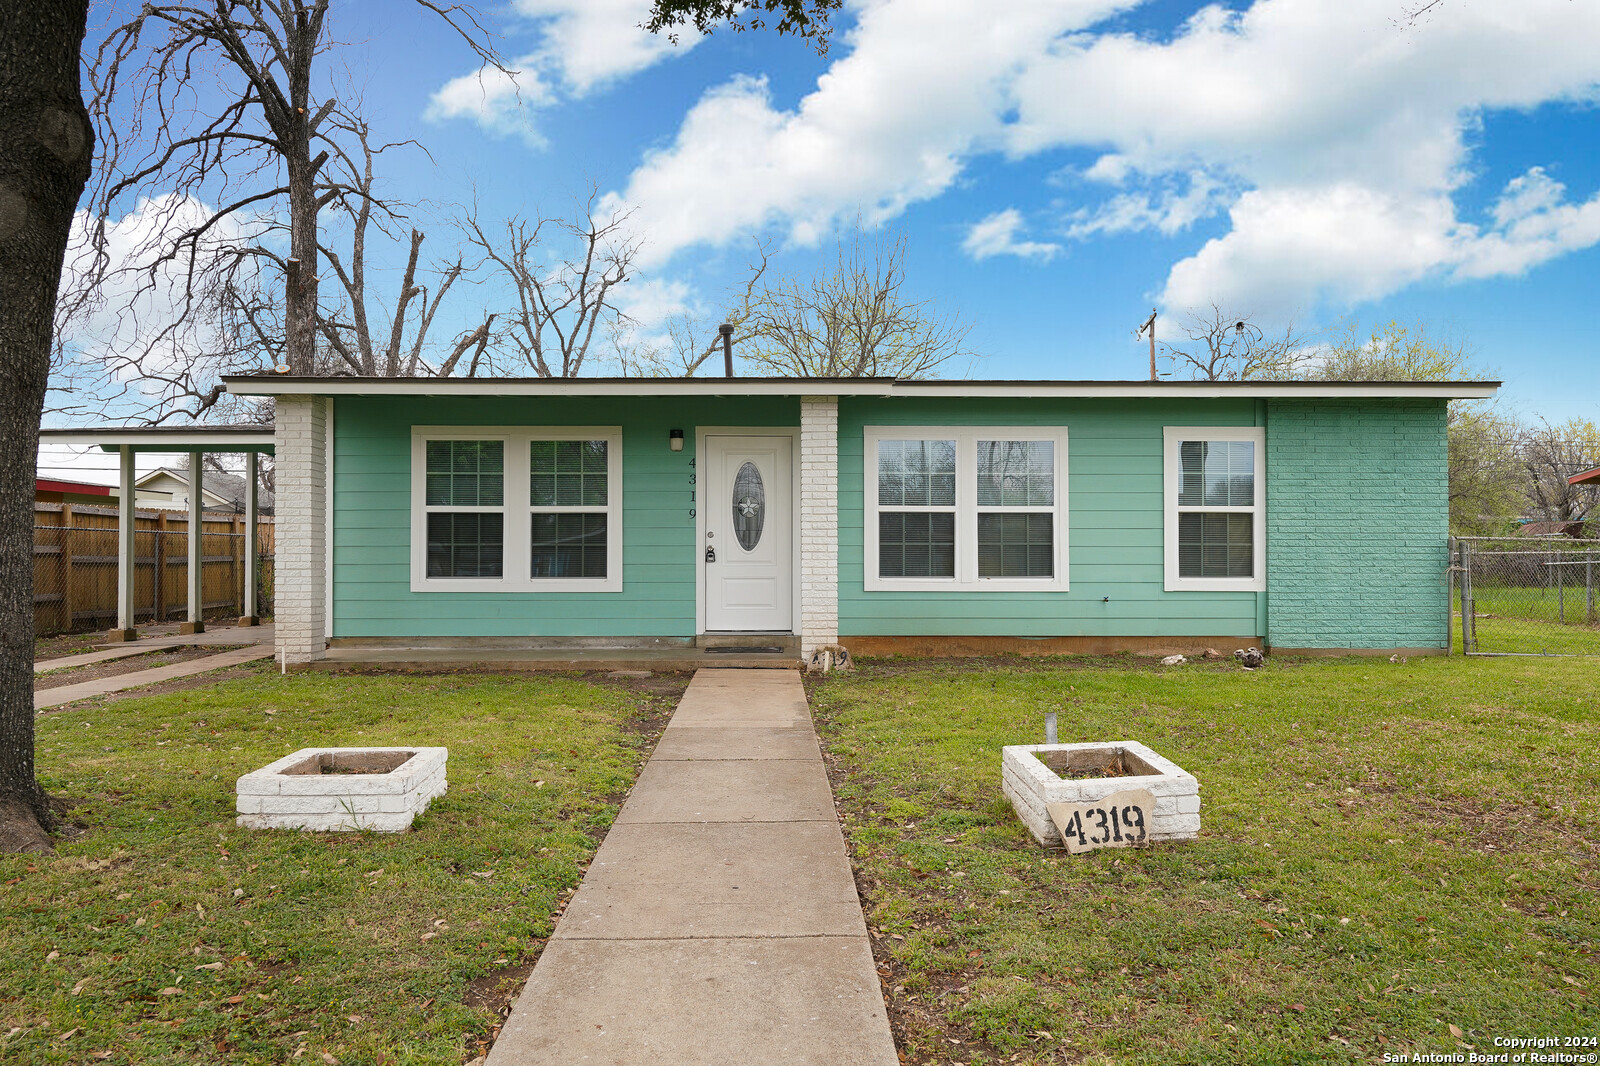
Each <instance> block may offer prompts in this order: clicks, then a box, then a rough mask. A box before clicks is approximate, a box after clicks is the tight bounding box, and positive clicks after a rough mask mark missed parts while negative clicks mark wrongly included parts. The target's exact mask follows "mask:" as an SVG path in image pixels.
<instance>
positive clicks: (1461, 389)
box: [222, 374, 1500, 400]
mask: <svg viewBox="0 0 1600 1066" xmlns="http://www.w3.org/2000/svg"><path fill="white" fill-rule="evenodd" d="M222 381H223V383H224V384H225V385H226V386H227V388H228V391H229V392H231V393H233V394H235V395H238V396H541V395H549V396H888V397H896V396H949V395H951V394H952V393H956V394H959V395H962V396H984V397H996V398H999V397H1010V398H1047V397H1048V398H1072V397H1090V398H1098V399H1115V398H1155V397H1174V396H1182V397H1185V398H1191V399H1222V398H1244V397H1250V398H1267V397H1276V398H1285V397H1293V398H1295V399H1326V398H1337V397H1357V396H1361V397H1369V398H1380V399H1407V398H1433V399H1451V400H1458V399H1459V400H1466V399H1484V398H1487V397H1490V396H1493V395H1494V393H1495V391H1496V390H1497V389H1499V388H1500V382H1498V381H1026V380H1022V381H1016V380H1012V381H974V380H968V379H959V378H957V379H942V378H941V379H937V380H902V379H897V378H771V377H749V378H599V377H596V378H431V377H427V378H424V377H412V378H370V377H333V378H327V377H292V376H289V375H287V374H249V375H229V376H225V377H224V378H223V379H222Z"/></svg>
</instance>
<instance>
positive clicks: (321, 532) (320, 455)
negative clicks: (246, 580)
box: [273, 396, 328, 666]
mask: <svg viewBox="0 0 1600 1066" xmlns="http://www.w3.org/2000/svg"><path fill="white" fill-rule="evenodd" d="M276 421H277V432H276V433H275V434H274V444H275V445H276V448H275V451H276V458H277V475H276V476H277V481H276V485H275V486H274V487H275V489H276V493H277V499H276V505H277V516H276V525H277V542H278V543H277V556H276V558H275V559H274V560H273V569H274V574H273V584H274V604H273V616H274V624H275V625H276V626H277V631H276V632H277V650H278V662H279V663H281V664H283V665H285V666H288V665H290V664H293V663H308V662H311V661H312V660H313V659H320V658H322V655H323V652H324V651H325V650H326V648H327V635H328V620H327V617H326V614H327V574H328V565H327V564H328V559H327V517H328V516H327V506H328V503H327V498H328V494H327V490H328V454H327V446H328V433H327V431H328V400H327V398H326V397H323V396H279V397H278V401H277V419H276Z"/></svg>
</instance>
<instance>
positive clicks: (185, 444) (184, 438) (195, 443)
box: [39, 429, 273, 454]
mask: <svg viewBox="0 0 1600 1066" xmlns="http://www.w3.org/2000/svg"><path fill="white" fill-rule="evenodd" d="M39 438H40V439H41V440H48V441H50V442H51V443H53V444H81V445H86V446H89V447H99V448H101V449H102V450H104V451H108V452H114V451H117V450H118V449H120V448H122V447H124V446H127V447H130V448H132V449H133V450H134V451H135V452H266V453H268V454H271V452H272V450H273V434H271V433H263V432H260V431H254V432H248V433H226V432H224V433H193V434H190V433H184V434H177V433H165V432H156V433H151V432H146V431H142V430H139V429H102V430H94V429H41V430H40V431H39Z"/></svg>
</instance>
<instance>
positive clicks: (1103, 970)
mask: <svg viewBox="0 0 1600 1066" xmlns="http://www.w3.org/2000/svg"><path fill="white" fill-rule="evenodd" d="M1597 665H1600V664H1597V662H1596V660H1593V659H1587V660H1585V659H1487V660H1485V659H1474V660H1462V659H1459V658H1456V659H1438V658H1435V659H1412V660H1410V661H1409V662H1405V663H1390V662H1388V661H1385V660H1370V659H1368V660H1341V661H1331V662H1330V661H1301V662H1285V661H1283V660H1271V661H1269V663H1268V665H1267V666H1266V667H1265V668H1264V669H1262V670H1260V671H1256V672H1246V671H1243V670H1240V669H1238V668H1237V667H1235V666H1234V665H1233V664H1231V663H1228V664H1226V665H1223V664H1198V663H1197V664H1189V665H1185V666H1180V667H1175V668H1162V667H1158V666H1152V665H1141V664H1137V662H1136V661H1135V660H1129V659H1123V660H1120V661H1119V660H1085V661H1080V662H1077V663H1073V662H1070V661H1062V660H1055V661H1040V660H988V661H968V662H958V663H950V662H946V663H940V664H899V663H895V662H892V661H882V662H869V663H866V664H864V665H863V666H862V668H861V669H859V670H858V671H857V672H856V673H854V674H843V675H838V674H836V675H831V676H830V677H829V678H828V679H827V680H825V681H822V682H820V683H817V684H815V685H814V686H813V704H814V707H815V709H816V712H817V716H818V722H819V728H820V730H821V732H822V734H823V737H824V741H825V745H826V747H827V749H828V752H829V757H830V759H831V760H832V762H833V765H834V775H835V789H836V793H837V795H838V797H839V799H840V801H841V809H842V810H843V812H844V814H845V827H846V834H847V837H848V839H849V841H850V846H851V849H852V851H853V858H854V861H855V863H856V866H857V869H858V881H859V884H860V886H861V889H862V893H863V897H864V902H865V904H866V906H867V911H868V914H867V921H868V925H869V927H870V928H871V929H872V931H873V935H874V937H875V938H876V939H875V945H876V950H877V953H878V958H879V963H880V973H881V974H885V975H887V976H886V977H885V991H886V992H887V993H888V994H889V1000H890V1015H891V1018H892V1019H893V1021H894V1025H895V1030H896V1032H895V1036H896V1039H897V1041H898V1042H899V1045H900V1047H901V1049H902V1051H903V1052H904V1053H905V1055H906V1058H907V1061H911V1062H928V1061H936V1062H960V1063H978V1062H985V1063H993V1062H1002V1061H1003V1062H1061V1061H1066V1062H1081V1063H1118V1064H1122V1063H1152V1064H1154V1063H1160V1064H1162V1066H1170V1064H1173V1063H1312V1062H1330V1063H1354V1062H1359V1063H1371V1062H1378V1061H1382V1056H1383V1055H1384V1054H1385V1053H1391V1054H1394V1053H1400V1052H1407V1053H1409V1052H1411V1051H1421V1052H1461V1053H1462V1054H1466V1052H1465V1050H1464V1048H1463V1046H1462V1045H1471V1046H1473V1047H1475V1048H1476V1049H1477V1050H1479V1051H1480V1052H1485V1051H1494V1050H1496V1049H1495V1048H1494V1046H1493V1040H1494V1038H1495V1037H1497V1036H1499V1037H1519V1036H1520V1037H1552V1036H1588V1037H1595V1036H1600V1010H1597V1009H1596V1004H1595V1000H1594V998H1593V997H1594V994H1595V990H1596V987H1597V983H1600V966H1597V956H1596V951H1597V948H1600V903H1597V897H1596V892H1597V890H1600V810H1597V805H1596V800H1597V793H1600V784H1597V783H1600V706H1597V703H1600V701H1597V697H1596V693H1597V689H1600V672H1597ZM1050 710H1056V711H1058V712H1059V713H1060V726H1059V729H1060V740H1061V741H1062V742H1063V743H1065V742H1069V741H1083V740H1119V739H1133V740H1140V741H1143V742H1145V743H1147V744H1149V745H1150V746H1151V747H1153V748H1155V750H1156V751H1158V752H1160V753H1161V754H1163V755H1165V756H1167V757H1168V758H1171V759H1172V760H1174V761H1175V762H1177V763H1178V764H1179V765H1180V766H1182V767H1184V768H1185V769H1186V770H1188V771H1190V772H1191V773H1193V774H1195V776H1196V777H1197V778H1198V779H1199V781H1200V785H1201V793H1200V795H1201V800H1202V803H1203V807H1202V810H1201V819H1202V830H1201V834H1200V837H1199V838H1198V839H1197V840H1194V841H1190V842H1186V843H1181V844H1167V845H1158V846H1154V847H1150V848H1147V849H1141V850H1106V851H1100V852H1094V853H1090V854H1087V855H1080V856H1069V855H1067V854H1066V853H1065V852H1062V851H1047V850H1045V849H1043V848H1040V847H1039V846H1037V845H1036V844H1035V843H1034V842H1033V840H1032V838H1031V837H1029V836H1028V834H1027V832H1026V830H1025V829H1024V828H1023V827H1022V825H1021V824H1020V823H1019V822H1018V821H1017V820H1016V818H1015V816H1014V814H1013V813H1012V810H1011V807H1010V804H1009V802H1008V801H1007V800H1006V799H1005V798H1004V796H1003V795H1002V793H1001V790H1000V748H1001V747H1002V746H1003V745H1006V744H1022V743H1040V742H1042V740H1043V718H1044V714H1045V712H1047V711H1050ZM1501 1050H1504V1049H1501ZM1588 1050H1592V1049H1584V1052H1583V1053H1587V1052H1588Z"/></svg>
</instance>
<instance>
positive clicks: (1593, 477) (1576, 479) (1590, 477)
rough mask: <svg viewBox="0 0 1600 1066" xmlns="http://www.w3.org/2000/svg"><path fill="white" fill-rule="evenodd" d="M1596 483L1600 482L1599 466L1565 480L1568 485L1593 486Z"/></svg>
mask: <svg viewBox="0 0 1600 1066" xmlns="http://www.w3.org/2000/svg"><path fill="white" fill-rule="evenodd" d="M1597 482H1600V466H1597V467H1595V468H1594V469H1593V470H1585V471H1584V472H1583V473H1581V474H1573V475H1572V476H1571V477H1569V478H1567V484H1569V485H1593V484H1595V483H1597Z"/></svg>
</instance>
